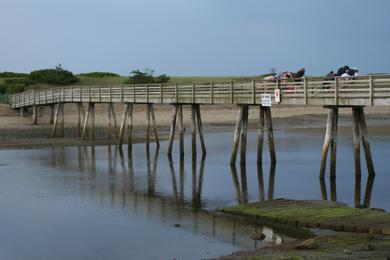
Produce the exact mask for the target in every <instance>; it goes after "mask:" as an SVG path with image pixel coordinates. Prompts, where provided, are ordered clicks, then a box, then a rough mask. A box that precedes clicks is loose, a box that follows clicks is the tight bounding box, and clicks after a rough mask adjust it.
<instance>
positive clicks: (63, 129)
mask: <svg viewBox="0 0 390 260" xmlns="http://www.w3.org/2000/svg"><path fill="white" fill-rule="evenodd" d="M61 137H65V111H64V103H61Z"/></svg>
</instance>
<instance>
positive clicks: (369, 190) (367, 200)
mask: <svg viewBox="0 0 390 260" xmlns="http://www.w3.org/2000/svg"><path fill="white" fill-rule="evenodd" d="M374 179H375V177H374V176H372V175H371V176H368V178H367V185H366V192H365V195H364V202H363V205H364V207H366V208H369V207H370V202H371V194H372V189H373V187H374Z"/></svg>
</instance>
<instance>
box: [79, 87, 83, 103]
mask: <svg viewBox="0 0 390 260" xmlns="http://www.w3.org/2000/svg"><path fill="white" fill-rule="evenodd" d="M79 91H80V102H83V91H82V90H81V86H80V87H79Z"/></svg>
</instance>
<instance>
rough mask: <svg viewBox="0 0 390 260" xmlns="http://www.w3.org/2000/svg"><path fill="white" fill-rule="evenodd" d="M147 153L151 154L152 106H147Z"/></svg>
mask: <svg viewBox="0 0 390 260" xmlns="http://www.w3.org/2000/svg"><path fill="white" fill-rule="evenodd" d="M146 123H147V125H146V141H145V144H146V152H147V153H148V152H149V149H150V105H149V104H146Z"/></svg>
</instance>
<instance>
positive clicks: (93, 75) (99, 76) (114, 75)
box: [77, 72, 120, 78]
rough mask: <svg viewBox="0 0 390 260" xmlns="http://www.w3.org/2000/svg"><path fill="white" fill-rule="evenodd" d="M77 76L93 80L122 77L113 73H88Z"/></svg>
mask: <svg viewBox="0 0 390 260" xmlns="http://www.w3.org/2000/svg"><path fill="white" fill-rule="evenodd" d="M77 76H82V77H92V78H105V77H120V75H118V74H116V73H111V72H88V73H80V74H77Z"/></svg>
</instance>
